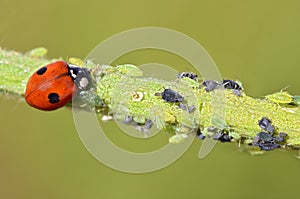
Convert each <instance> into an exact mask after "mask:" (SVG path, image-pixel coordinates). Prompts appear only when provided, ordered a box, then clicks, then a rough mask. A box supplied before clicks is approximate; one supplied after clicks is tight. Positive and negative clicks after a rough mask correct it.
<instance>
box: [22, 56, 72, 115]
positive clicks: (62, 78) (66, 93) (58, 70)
mask: <svg viewBox="0 0 300 199" xmlns="http://www.w3.org/2000/svg"><path fill="white" fill-rule="evenodd" d="M74 92H76V86H75V84H74V81H73V79H72V77H71V75H70V69H69V66H68V65H67V63H66V62H64V61H57V62H54V63H51V64H48V65H46V66H44V67H42V68H40V69H39V70H37V71H36V72H35V73H34V74H33V75H32V76H31V77H30V79H29V80H28V82H27V86H26V91H25V100H26V102H27V103H28V104H29V105H30V106H32V107H35V108H37V109H40V110H46V111H50V110H55V109H58V108H60V107H62V106H64V105H65V104H66V103H68V102H70V101H71V100H72V95H73V93H74Z"/></svg>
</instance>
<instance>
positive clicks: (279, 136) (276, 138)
mask: <svg viewBox="0 0 300 199" xmlns="http://www.w3.org/2000/svg"><path fill="white" fill-rule="evenodd" d="M286 136H287V134H286V133H283V132H280V133H278V136H277V137H275V142H283V141H284V139H285V137H286Z"/></svg>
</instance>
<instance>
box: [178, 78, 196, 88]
mask: <svg viewBox="0 0 300 199" xmlns="http://www.w3.org/2000/svg"><path fill="white" fill-rule="evenodd" d="M180 82H181V83H183V84H184V85H186V86H189V87H191V88H194V89H195V88H199V83H198V81H196V80H193V79H190V78H188V77H183V78H181V79H180Z"/></svg>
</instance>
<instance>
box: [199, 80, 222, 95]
mask: <svg viewBox="0 0 300 199" xmlns="http://www.w3.org/2000/svg"><path fill="white" fill-rule="evenodd" d="M202 85H203V86H205V90H206V92H209V91H213V90H215V89H217V88H218V86H219V83H218V82H216V81H214V80H205V81H203V82H202Z"/></svg>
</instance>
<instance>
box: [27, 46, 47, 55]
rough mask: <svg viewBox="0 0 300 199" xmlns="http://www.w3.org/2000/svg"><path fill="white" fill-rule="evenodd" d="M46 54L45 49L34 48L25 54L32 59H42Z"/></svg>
mask: <svg viewBox="0 0 300 199" xmlns="http://www.w3.org/2000/svg"><path fill="white" fill-rule="evenodd" d="M47 53H48V50H47V48H44V47H38V48H34V49H32V50H30V51H28V52H27V54H28V56H30V57H32V58H42V57H45V56H46V55H47Z"/></svg>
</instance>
